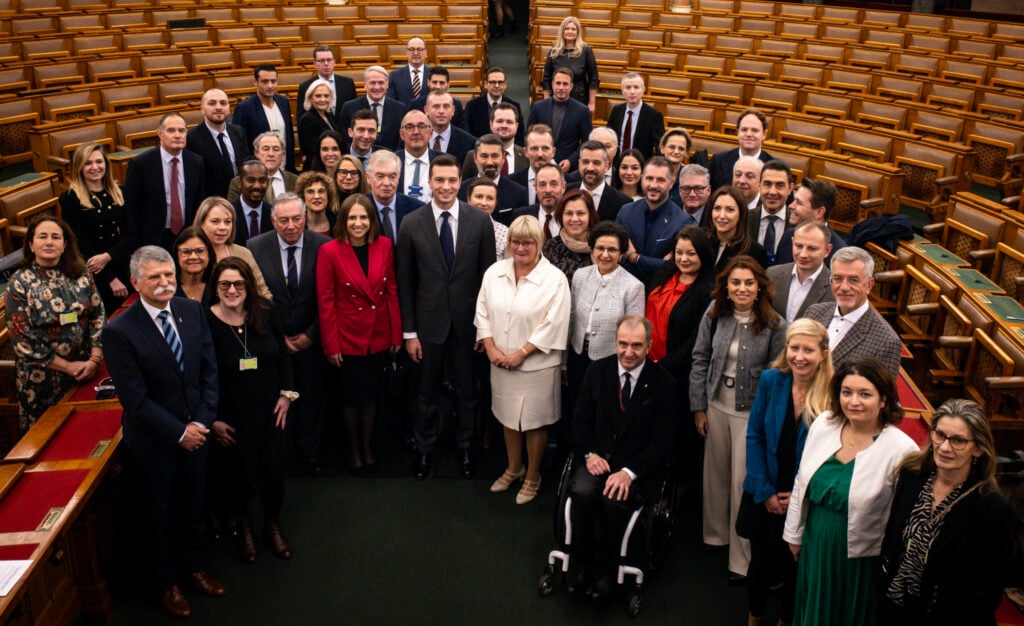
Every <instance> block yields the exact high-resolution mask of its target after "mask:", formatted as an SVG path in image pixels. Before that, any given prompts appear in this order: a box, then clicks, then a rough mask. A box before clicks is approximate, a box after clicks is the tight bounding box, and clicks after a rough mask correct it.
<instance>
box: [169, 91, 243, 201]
mask: <svg viewBox="0 0 1024 626" xmlns="http://www.w3.org/2000/svg"><path fill="white" fill-rule="evenodd" d="M199 108H200V110H201V111H202V113H203V123H202V124H196V125H195V126H193V127H192V128H191V129H189V131H188V133H186V136H185V137H186V139H185V147H186V148H188V149H189V150H191V151H192V152H195V153H196V154H198V155H199V156H201V157H203V167H204V168H205V174H206V195H208V196H222V197H223V196H226V195H227V194H228V186H229V185H230V184H231V179H232V178H234V177H235V175H236V174H237V173H238V168H239V167H240V166H241V165H242V163H244V162H245V160H246V159H247V158H249V155H251V154H252V150H250V149H249V145H250V144H249V142H247V141H246V140H245V131H244V130H242V128H241V127H240V126H238V125H236V124H228V123H227V119H228V116H229V115H231V101H230V100H228V95H227V94H226V93H224V92H223V91H221V90H220V89H210V90H209V91H207V92H206V93H204V94H203V101H202V104H200V106H199Z"/></svg>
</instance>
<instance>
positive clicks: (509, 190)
mask: <svg viewBox="0 0 1024 626" xmlns="http://www.w3.org/2000/svg"><path fill="white" fill-rule="evenodd" d="M474 179H476V176H473V177H472V178H470V179H468V180H465V181H463V183H462V186H461V187H459V200H462V201H463V202H466V196H467V195H469V184H470V183H471V182H473V180H474ZM529 202H530V194H528V193H526V187H523V186H522V185H517V184H515V183H514V182H512V181H511V180H509V179H508V176H499V177H498V203H497V204H496V205H495V206H494V211H495V212H497V211H499V210H501V209H513V208H516V207H521V206H524V205H526V204H528V203H529Z"/></svg>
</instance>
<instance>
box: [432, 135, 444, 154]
mask: <svg viewBox="0 0 1024 626" xmlns="http://www.w3.org/2000/svg"><path fill="white" fill-rule="evenodd" d="M434 151H435V152H444V150H442V149H441V135H435V136H434Z"/></svg>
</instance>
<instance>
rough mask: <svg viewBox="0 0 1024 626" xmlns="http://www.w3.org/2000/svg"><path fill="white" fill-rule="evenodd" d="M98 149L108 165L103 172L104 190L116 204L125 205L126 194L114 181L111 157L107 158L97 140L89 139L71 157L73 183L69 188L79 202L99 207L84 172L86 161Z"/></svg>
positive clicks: (85, 205)
mask: <svg viewBox="0 0 1024 626" xmlns="http://www.w3.org/2000/svg"><path fill="white" fill-rule="evenodd" d="M97 150H99V151H100V154H102V155H103V163H104V165H106V171H104V173H103V191H106V192H107V193H109V194H110V197H111V198H112V199H113V200H114V204H118V205H123V204H124V194H123V193H121V188H120V187H118V186H117V183H116V182H115V181H114V174H113V173H112V172H111V171H110V159H108V158H107V153H106V152H104V150H103V147H102V146H100V144H98V143H96V142H95V141H87V142H85V143H83V144H82V145H80V146H78V147H77V148H75V154H74V155H73V156H72V157H71V184H70V185H68V188H69V189H71V191H72V192H74V194H75V196H77V197H78V203H79V204H81V205H82V206H83V207H93V208H97V209H98V208H99V207H96V206H93V203H92V194H91V193H89V188H88V187H86V185H85V175H84V174H82V170H83V169H84V168H85V161H86V160H87V159H88V158H89V156H90V155H92V153H93V152H96V151H97Z"/></svg>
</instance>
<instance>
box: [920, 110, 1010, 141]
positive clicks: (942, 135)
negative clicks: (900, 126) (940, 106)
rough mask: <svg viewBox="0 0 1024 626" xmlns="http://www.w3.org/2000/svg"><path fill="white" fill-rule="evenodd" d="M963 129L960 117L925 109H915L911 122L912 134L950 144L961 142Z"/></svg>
mask: <svg viewBox="0 0 1024 626" xmlns="http://www.w3.org/2000/svg"><path fill="white" fill-rule="evenodd" d="M1022 105H1024V102H1022ZM963 127H964V122H963V120H962V119H960V118H959V117H958V116H955V115H952V114H947V113H941V112H937V111H928V110H925V109H914V110H913V111H912V112H911V117H910V120H909V128H910V132H912V133H914V134H915V135H918V136H920V137H930V138H932V139H939V140H942V141H949V142H958V141H960V134H961V133H962V132H963Z"/></svg>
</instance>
